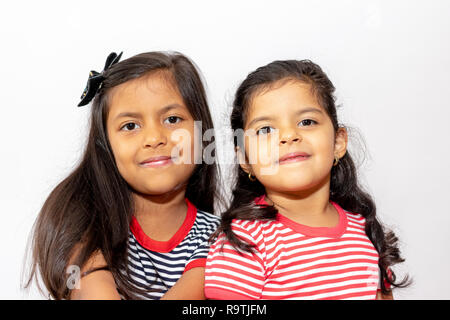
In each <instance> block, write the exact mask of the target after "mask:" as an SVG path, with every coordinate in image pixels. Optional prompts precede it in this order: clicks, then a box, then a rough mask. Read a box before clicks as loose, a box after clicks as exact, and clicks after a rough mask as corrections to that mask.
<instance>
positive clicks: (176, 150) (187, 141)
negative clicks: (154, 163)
mask: <svg viewBox="0 0 450 320" xmlns="http://www.w3.org/2000/svg"><path fill="white" fill-rule="evenodd" d="M170 144H171V147H170V154H171V156H172V157H174V158H176V159H177V161H176V162H177V163H184V164H192V163H194V152H195V151H199V152H200V153H201V144H200V145H199V146H198V147H195V143H194V132H192V131H190V130H184V129H183V130H177V131H175V132H173V133H172V134H171V135H170ZM198 149H200V150H198Z"/></svg>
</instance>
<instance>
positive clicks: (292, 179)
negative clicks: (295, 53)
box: [238, 81, 347, 227]
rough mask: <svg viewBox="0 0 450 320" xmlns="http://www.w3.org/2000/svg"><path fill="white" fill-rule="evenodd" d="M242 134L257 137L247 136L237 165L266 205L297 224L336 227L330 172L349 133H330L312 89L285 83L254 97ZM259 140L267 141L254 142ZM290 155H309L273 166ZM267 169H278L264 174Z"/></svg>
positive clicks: (328, 123) (299, 83)
mask: <svg viewBox="0 0 450 320" xmlns="http://www.w3.org/2000/svg"><path fill="white" fill-rule="evenodd" d="M244 130H246V131H248V130H249V131H250V132H255V134H249V135H248V136H246V139H245V155H244V154H243V152H242V151H241V150H238V151H239V152H238V155H239V157H240V161H241V167H242V169H243V170H244V171H245V172H247V173H251V174H252V175H253V176H255V177H256V179H258V180H259V181H260V182H261V183H262V184H263V185H264V186H265V188H266V194H267V201H268V202H269V203H273V204H274V205H275V207H276V208H277V209H278V210H279V211H280V213H281V214H283V215H285V216H286V217H288V218H289V219H291V220H294V221H296V222H298V223H301V224H304V225H307V226H311V227H319V226H320V227H333V226H335V225H337V223H338V221H339V214H338V212H337V211H336V209H335V208H334V207H333V206H332V205H331V204H330V202H329V192H330V174H331V173H330V172H331V168H332V166H333V162H334V161H335V157H337V158H341V157H343V156H344V155H345V153H346V149H347V132H346V130H345V129H344V128H339V130H338V131H337V132H336V133H335V132H334V128H333V125H332V122H331V119H330V118H329V117H328V115H327V114H326V112H325V110H324V109H323V108H322V107H321V106H320V104H319V103H318V101H317V99H316V98H315V96H314V95H313V94H312V91H311V87H310V86H309V85H308V84H305V83H302V82H299V81H288V82H283V83H279V84H275V85H274V86H273V88H272V89H270V90H266V91H263V92H261V93H259V94H257V95H256V96H255V97H253V99H252V101H251V104H250V105H249V109H248V113H247V118H246V122H245V127H244ZM275 130H277V131H275ZM277 133H278V135H277ZM260 137H265V138H266V140H262V141H261V140H260V141H258V139H261V138H260ZM277 149H278V152H277ZM291 152H305V153H307V154H308V155H309V157H308V159H307V160H304V161H299V162H293V163H286V164H278V163H277V162H278V160H279V158H280V157H282V156H283V155H285V154H288V153H291ZM255 155H257V156H256V158H255ZM244 157H245V158H244ZM267 159H270V162H268V161H265V160H267ZM269 167H272V168H275V169H276V171H275V172H274V173H273V174H265V173H264V169H266V170H267V169H268V168H269Z"/></svg>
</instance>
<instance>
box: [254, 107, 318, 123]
mask: <svg viewBox="0 0 450 320" xmlns="http://www.w3.org/2000/svg"><path fill="white" fill-rule="evenodd" d="M308 112H313V113H319V114H323V111H322V110H321V109H318V108H312V107H311V108H305V109H302V110H299V111H297V112H296V113H295V115H296V116H300V115H302V114H304V113H308ZM273 119H274V118H273V117H270V116H261V117H257V118H255V119H253V120H252V121H250V122H249V124H248V125H247V126H248V127H250V126H251V125H252V124H255V123H257V122H261V121H267V120H273Z"/></svg>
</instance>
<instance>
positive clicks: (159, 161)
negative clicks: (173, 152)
mask: <svg viewBox="0 0 450 320" xmlns="http://www.w3.org/2000/svg"><path fill="white" fill-rule="evenodd" d="M171 163H173V161H172V157H168V156H159V157H152V158H148V159H146V160H144V161H142V162H140V163H139V165H141V166H142V167H146V168H150V167H151V168H157V167H162V166H166V165H168V164H171Z"/></svg>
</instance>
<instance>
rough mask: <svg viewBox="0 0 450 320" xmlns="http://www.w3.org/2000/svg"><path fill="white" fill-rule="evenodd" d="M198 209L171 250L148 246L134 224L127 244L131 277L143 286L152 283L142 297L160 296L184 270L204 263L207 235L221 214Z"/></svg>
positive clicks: (146, 286)
mask: <svg viewBox="0 0 450 320" xmlns="http://www.w3.org/2000/svg"><path fill="white" fill-rule="evenodd" d="M195 211H196V216H195V221H194V222H193V224H192V227H191V228H190V230H189V231H188V233H187V235H186V236H185V237H184V238H183V239H182V240H181V242H180V243H179V244H178V245H176V246H175V248H173V249H171V250H170V251H169V252H158V251H156V250H149V248H146V247H145V245H143V241H140V240H141V237H142V235H139V234H135V233H134V232H133V230H134V229H133V228H131V230H130V234H129V244H128V269H129V272H130V275H131V281H132V282H133V283H135V284H136V285H137V286H139V287H141V288H145V289H146V288H148V287H151V289H150V290H147V293H146V294H145V295H143V296H140V298H142V299H152V300H156V299H160V298H161V297H162V296H163V295H164V294H165V293H166V292H167V291H168V290H169V289H170V288H171V287H172V286H173V285H174V284H175V283H176V282H177V280H178V279H179V278H180V277H181V275H182V274H183V273H184V272H186V271H187V270H189V269H191V268H194V267H204V266H205V262H206V257H207V255H208V251H209V243H208V239H209V237H210V235H211V234H212V233H213V232H214V231H215V230H216V229H217V226H218V224H219V218H218V217H216V216H214V215H212V214H210V213H207V212H204V211H201V210H195ZM186 220H188V219H186ZM184 227H186V226H185V225H183V226H182V228H184ZM161 251H164V250H161Z"/></svg>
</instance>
